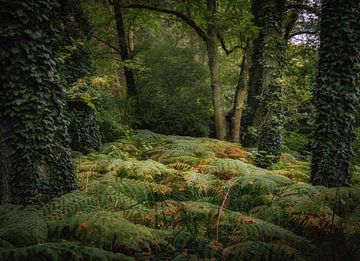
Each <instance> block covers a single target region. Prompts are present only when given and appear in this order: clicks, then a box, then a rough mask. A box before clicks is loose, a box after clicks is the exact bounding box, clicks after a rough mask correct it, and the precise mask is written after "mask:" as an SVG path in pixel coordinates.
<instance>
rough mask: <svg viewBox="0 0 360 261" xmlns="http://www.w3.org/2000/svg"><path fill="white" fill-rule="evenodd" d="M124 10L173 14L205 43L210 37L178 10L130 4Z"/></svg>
mask: <svg viewBox="0 0 360 261" xmlns="http://www.w3.org/2000/svg"><path fill="white" fill-rule="evenodd" d="M123 8H132V9H147V10H151V11H155V12H160V13H166V14H172V15H175V16H176V17H178V18H180V19H181V20H183V21H184V22H185V23H186V24H188V25H189V26H190V27H192V28H193V29H194V30H195V32H196V33H197V34H198V35H199V36H200V37H201V38H202V39H203V40H204V41H205V42H207V40H208V37H207V34H206V32H205V31H204V30H203V29H201V27H200V26H199V25H198V24H197V23H196V22H195V21H194V20H193V19H191V18H190V17H189V16H187V15H185V14H183V13H181V12H178V11H176V10H171V9H165V8H160V7H155V6H148V5H142V4H130V5H124V6H123Z"/></svg>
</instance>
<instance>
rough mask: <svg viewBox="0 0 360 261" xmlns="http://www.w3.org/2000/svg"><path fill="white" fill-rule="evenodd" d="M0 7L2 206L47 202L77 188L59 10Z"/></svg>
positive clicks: (49, 2) (50, 5)
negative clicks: (60, 61) (61, 67)
mask: <svg viewBox="0 0 360 261" xmlns="http://www.w3.org/2000/svg"><path fill="white" fill-rule="evenodd" d="M0 3H1V9H0V26H1V27H0V46H1V47H2V48H1V49H0V68H1V72H2V73H1V74H0V86H1V88H0V125H1V126H0V127H1V128H0V132H1V136H2V137H5V138H4V139H2V140H1V141H0V149H1V150H2V155H3V156H2V157H1V159H0V160H1V162H0V164H5V165H6V168H2V173H1V175H2V178H3V181H5V179H6V178H7V180H6V181H7V185H8V191H7V190H6V188H5V187H2V201H11V202H15V203H29V202H32V201H34V200H36V201H38V200H46V199H48V198H51V197H54V196H59V195H61V194H63V193H65V192H67V191H69V190H72V189H74V188H75V187H76V183H75V176H74V170H73V159H72V156H71V153H70V148H69V137H68V131H67V126H68V119H67V118H66V117H65V115H64V108H65V102H64V101H65V97H64V93H65V92H64V89H63V86H62V85H61V84H60V81H59V76H58V68H57V59H56V58H55V57H56V55H55V54H56V51H57V49H56V46H57V45H56V43H57V40H58V35H57V32H58V30H57V28H56V17H57V12H58V10H59V9H58V8H59V6H58V4H57V2H56V1H53V0H42V1H25V0H19V1H5V0H1V1H0ZM4 193H7V195H5V194H4Z"/></svg>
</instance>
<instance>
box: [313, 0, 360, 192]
mask: <svg viewBox="0 0 360 261" xmlns="http://www.w3.org/2000/svg"><path fill="white" fill-rule="evenodd" d="M359 17H360V1H358V0H324V1H323V7H322V21H321V34H320V38H321V44H320V60H319V65H318V76H317V86H316V89H315V94H314V95H315V106H316V110H317V111H316V118H315V133H314V144H313V152H312V153H313V157H312V173H311V174H312V175H311V183H312V184H314V185H325V186H328V187H334V186H348V185H350V184H351V158H352V156H353V150H352V142H353V139H354V112H355V106H356V104H357V101H358V93H359V90H358V85H357V73H358V72H359V62H360V49H359V48H360V37H359V36H360V23H359Z"/></svg>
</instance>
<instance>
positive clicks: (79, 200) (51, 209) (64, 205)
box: [43, 191, 99, 221]
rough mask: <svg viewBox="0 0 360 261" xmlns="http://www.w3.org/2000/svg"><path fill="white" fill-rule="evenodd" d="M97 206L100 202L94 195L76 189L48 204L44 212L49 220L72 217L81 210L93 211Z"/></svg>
mask: <svg viewBox="0 0 360 261" xmlns="http://www.w3.org/2000/svg"><path fill="white" fill-rule="evenodd" d="M97 208H99V206H98V202H97V201H96V199H95V198H94V197H92V196H89V195H86V194H85V193H83V192H81V191H74V192H71V193H68V194H65V195H63V196H61V197H59V198H56V199H54V200H52V201H51V202H49V203H48V204H46V205H45V206H44V208H43V212H44V215H45V217H46V218H47V220H50V221H52V220H62V219H64V218H68V217H71V216H72V215H75V214H76V213H77V212H79V211H92V210H94V209H97Z"/></svg>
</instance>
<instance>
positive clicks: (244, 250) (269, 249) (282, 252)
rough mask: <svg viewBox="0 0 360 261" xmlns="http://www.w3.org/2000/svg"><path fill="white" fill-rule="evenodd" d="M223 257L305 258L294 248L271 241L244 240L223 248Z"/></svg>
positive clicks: (257, 258) (247, 258) (260, 258)
mask: <svg viewBox="0 0 360 261" xmlns="http://www.w3.org/2000/svg"><path fill="white" fill-rule="evenodd" d="M224 259H225V260H231V259H239V260H273V259H274V260H284V261H285V260H306V259H304V258H303V257H302V256H301V254H300V253H299V252H298V251H297V250H296V249H294V248H292V247H290V246H287V245H281V244H273V243H263V242H256V241H255V242H254V241H246V242H243V243H239V244H236V245H233V246H231V247H228V248H226V249H225V250H224Z"/></svg>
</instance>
